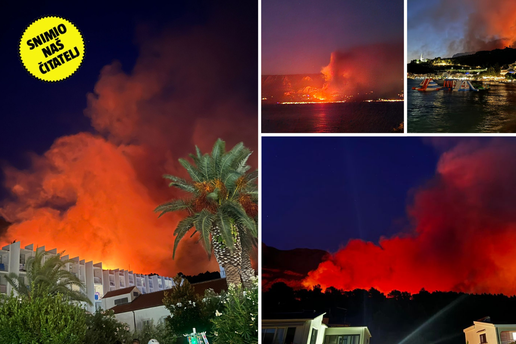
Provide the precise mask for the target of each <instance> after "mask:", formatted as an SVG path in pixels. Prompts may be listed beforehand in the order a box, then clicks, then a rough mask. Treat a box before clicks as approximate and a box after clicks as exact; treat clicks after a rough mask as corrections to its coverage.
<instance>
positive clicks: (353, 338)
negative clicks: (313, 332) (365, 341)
mask: <svg viewBox="0 0 516 344" xmlns="http://www.w3.org/2000/svg"><path fill="white" fill-rule="evenodd" d="M359 343H360V335H358V334H348V335H334V336H325V338H324V344H359Z"/></svg>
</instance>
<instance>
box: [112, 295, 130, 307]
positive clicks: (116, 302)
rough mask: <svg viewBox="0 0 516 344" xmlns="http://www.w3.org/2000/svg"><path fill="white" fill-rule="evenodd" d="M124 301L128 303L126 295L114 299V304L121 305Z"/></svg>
mask: <svg viewBox="0 0 516 344" xmlns="http://www.w3.org/2000/svg"><path fill="white" fill-rule="evenodd" d="M124 303H129V299H128V298H127V297H124V298H121V299H116V300H115V305H117V306H118V305H123V304H124Z"/></svg>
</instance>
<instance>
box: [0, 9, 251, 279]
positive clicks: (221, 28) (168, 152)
mask: <svg viewBox="0 0 516 344" xmlns="http://www.w3.org/2000/svg"><path fill="white" fill-rule="evenodd" d="M221 12H222V11H221ZM216 17H217V20H216V21H214V22H212V23H210V24H208V26H207V27H206V26H205V27H203V28H193V29H190V30H189V31H188V32H187V33H184V32H183V33H181V34H177V33H176V32H175V31H168V30H166V29H165V30H163V31H162V32H159V33H156V32H151V31H152V30H151V29H150V28H148V27H145V26H142V27H140V28H139V30H138V33H137V41H138V44H139V46H140V56H139V58H138V60H137V62H136V65H135V66H134V69H133V70H132V72H130V73H125V72H124V71H123V70H122V68H121V65H120V63H118V62H116V61H115V62H113V63H112V64H110V65H108V66H106V67H104V68H103V70H102V71H101V73H100V77H99V80H98V82H97V84H96V85H95V88H94V92H93V93H91V94H88V95H87V97H88V107H87V109H85V115H86V116H88V117H89V118H90V119H91V125H92V127H93V128H94V131H93V132H92V133H78V134H76V135H71V136H67V137H61V138H58V139H57V140H56V141H55V142H54V144H53V145H52V147H51V148H50V149H49V150H48V151H47V152H46V153H44V154H43V155H41V156H37V155H33V156H32V158H31V159H32V160H31V161H32V164H31V167H30V168H29V169H27V170H18V169H16V168H13V167H6V168H5V169H4V173H5V175H6V182H5V187H6V188H7V189H8V190H9V191H10V197H9V199H8V200H6V201H4V203H3V204H2V205H1V207H0V215H1V216H2V217H4V218H5V219H6V220H7V221H9V222H10V223H12V224H11V225H10V227H9V228H8V230H7V232H6V233H5V234H4V235H3V238H2V239H3V241H4V242H5V243H8V242H11V241H13V240H17V241H21V243H22V246H25V245H28V244H31V243H34V245H39V246H45V247H46V248H47V249H52V248H54V247H56V248H57V249H58V251H61V250H66V253H67V254H69V255H70V256H71V257H73V256H76V255H79V256H80V257H81V259H86V260H87V261H88V260H93V261H94V262H99V261H102V262H103V263H104V267H107V268H125V269H131V270H133V271H134V272H135V273H152V272H156V273H159V274H163V275H174V274H175V273H177V272H180V271H181V272H183V273H185V274H197V273H199V272H204V271H207V270H210V271H216V270H218V265H217V263H216V261H215V259H212V260H211V261H208V258H207V255H206V253H205V252H204V249H203V248H202V246H201V245H200V244H199V243H198V242H197V241H198V237H197V236H194V237H193V238H191V239H183V241H184V242H181V243H180V245H179V249H178V252H177V254H176V259H175V260H172V245H173V239H174V237H173V231H174V229H175V227H176V225H177V223H178V221H179V220H180V219H181V215H180V214H177V215H175V214H167V215H166V216H164V217H162V218H160V219H158V218H157V215H156V214H155V213H154V212H153V210H154V208H155V207H156V206H157V205H158V204H160V203H162V202H165V201H168V200H169V199H172V198H174V197H181V196H183V195H182V194H179V193H178V191H175V190H172V189H169V188H168V184H167V183H166V182H165V181H164V180H163V179H162V175H163V174H164V173H169V174H175V175H179V176H182V177H187V174H186V171H184V169H183V168H182V167H181V166H180V165H179V163H178V162H177V159H178V158H182V157H187V156H188V154H189V153H192V152H194V145H197V146H199V147H200V148H201V150H203V151H209V150H211V147H212V145H213V143H214V142H215V140H216V139H217V138H219V137H220V138H222V139H223V140H225V141H226V144H227V147H232V146H233V145H234V144H236V143H238V142H240V141H243V142H244V144H245V145H246V146H248V147H249V148H251V150H254V151H255V154H253V155H252V158H251V161H250V163H251V164H252V165H253V166H257V154H256V148H257V106H256V94H257V83H256V73H255V66H256V65H257V58H256V56H257V52H256V51H255V50H253V49H240V50H239V49H236V48H234V46H233V44H234V42H242V39H244V38H245V39H246V40H249V37H250V33H249V31H248V30H240V31H238V30H234V28H233V26H232V25H227V24H226V23H228V22H232V23H235V26H237V27H241V28H247V27H250V26H251V24H253V28H252V29H251V32H254V31H252V30H254V26H255V23H251V24H250V23H247V22H245V23H243V22H242V23H240V22H239V21H244V20H246V18H244V17H243V18H227V17H228V15H227V14H224V13H218V15H217V16H216Z"/></svg>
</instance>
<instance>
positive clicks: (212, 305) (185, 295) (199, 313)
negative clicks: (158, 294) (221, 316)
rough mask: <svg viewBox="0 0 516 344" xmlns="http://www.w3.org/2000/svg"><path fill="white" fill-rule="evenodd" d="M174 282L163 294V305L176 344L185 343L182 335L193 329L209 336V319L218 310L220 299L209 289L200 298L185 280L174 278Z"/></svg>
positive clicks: (210, 326) (210, 325) (210, 324)
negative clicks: (166, 311)
mask: <svg viewBox="0 0 516 344" xmlns="http://www.w3.org/2000/svg"><path fill="white" fill-rule="evenodd" d="M174 282H175V285H174V287H172V289H170V290H169V291H167V292H165V298H164V299H163V303H164V304H165V307H167V309H168V310H169V311H170V314H171V316H169V317H167V320H166V321H167V325H168V328H169V330H170V332H171V333H172V337H173V338H175V339H176V343H187V340H186V338H185V337H184V336H183V335H184V334H187V333H191V332H192V330H193V328H195V329H196V331H197V332H206V334H207V335H210V334H211V332H212V331H211V329H212V327H213V323H212V322H211V319H212V318H213V317H214V314H215V310H216V309H217V308H220V298H221V297H220V296H219V295H217V294H215V292H213V290H211V289H208V290H206V292H205V294H204V297H201V296H199V295H197V294H196V293H195V290H194V288H193V287H192V285H191V284H190V283H189V282H188V281H187V280H186V279H184V280H182V279H181V278H180V277H176V278H174ZM208 339H209V340H210V339H211V338H210V337H208ZM210 342H211V340H210Z"/></svg>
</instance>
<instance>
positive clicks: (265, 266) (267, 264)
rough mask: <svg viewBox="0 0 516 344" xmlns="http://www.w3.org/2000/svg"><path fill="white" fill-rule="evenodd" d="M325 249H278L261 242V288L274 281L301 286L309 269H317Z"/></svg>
mask: <svg viewBox="0 0 516 344" xmlns="http://www.w3.org/2000/svg"><path fill="white" fill-rule="evenodd" d="M327 255H329V253H328V252H327V251H324V250H318V249H309V248H296V249H293V250H278V249H277V248H274V247H270V246H267V245H265V244H262V288H263V289H264V290H265V289H268V288H269V287H270V286H271V285H272V284H274V283H276V282H284V283H286V284H288V285H290V286H292V287H294V288H301V287H302V285H301V281H302V280H303V279H304V278H305V277H306V276H307V274H308V272H309V271H312V270H315V269H317V267H318V266H319V264H320V263H321V262H322V261H323V260H324V258H325V257H326V256H327Z"/></svg>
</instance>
